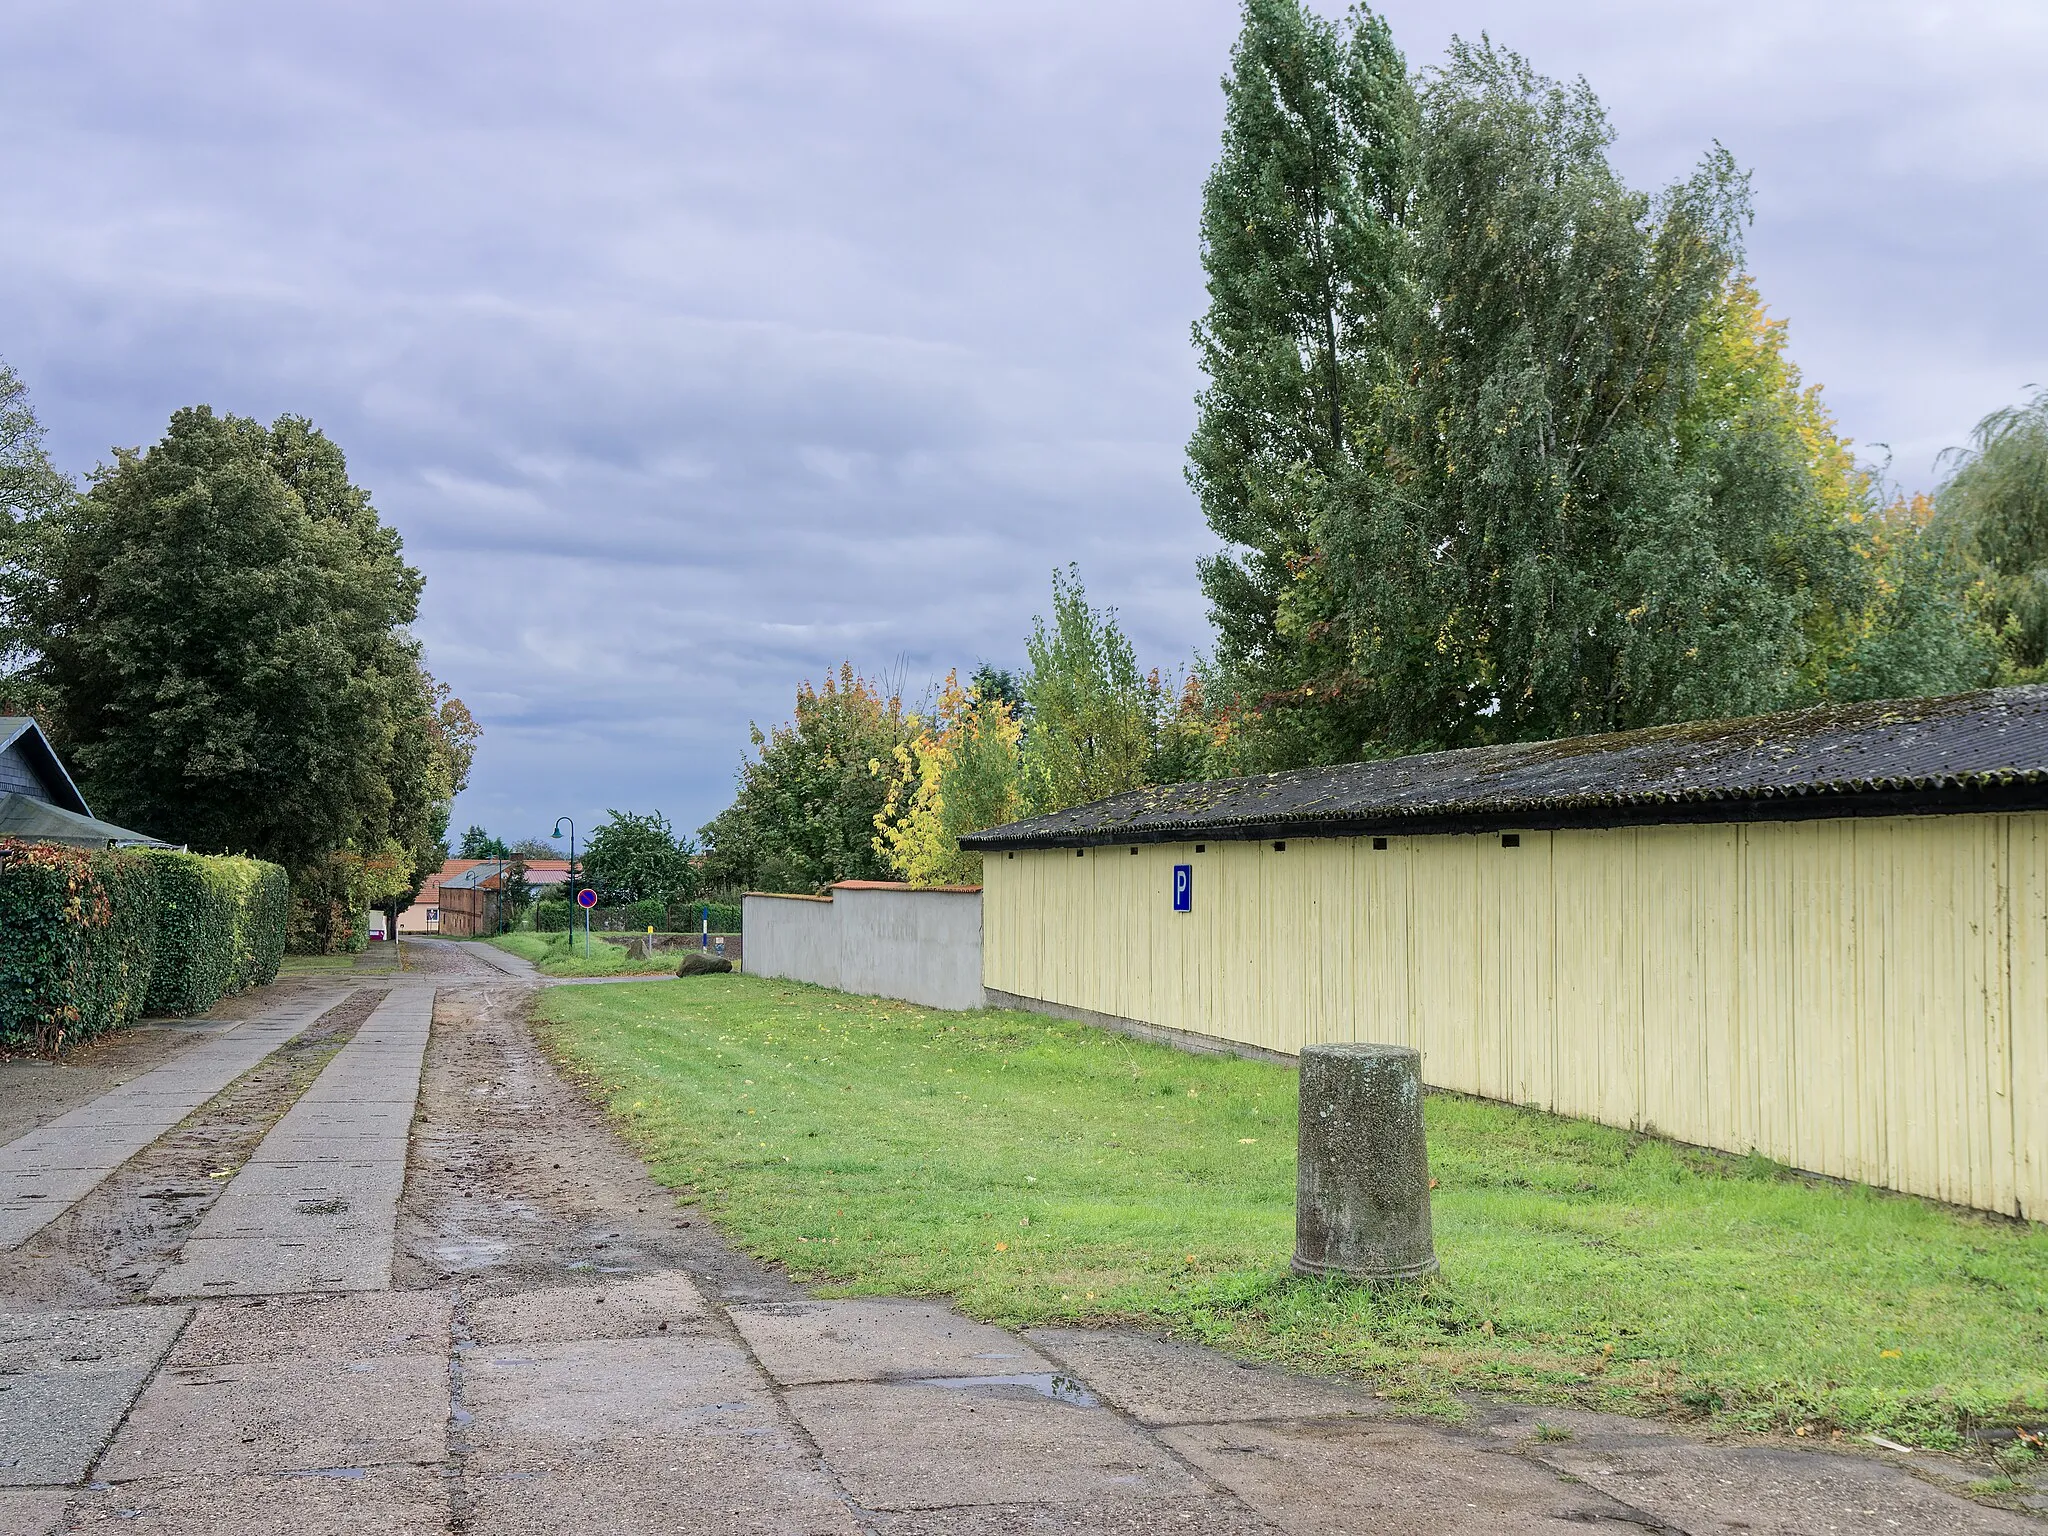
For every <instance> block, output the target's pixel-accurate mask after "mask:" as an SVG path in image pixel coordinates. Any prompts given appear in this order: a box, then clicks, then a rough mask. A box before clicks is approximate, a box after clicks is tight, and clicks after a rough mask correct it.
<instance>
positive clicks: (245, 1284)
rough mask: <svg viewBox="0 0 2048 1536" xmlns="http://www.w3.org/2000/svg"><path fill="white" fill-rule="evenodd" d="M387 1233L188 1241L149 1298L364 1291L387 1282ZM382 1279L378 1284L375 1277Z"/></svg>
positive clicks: (390, 1247)
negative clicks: (316, 1239)
mask: <svg viewBox="0 0 2048 1536" xmlns="http://www.w3.org/2000/svg"><path fill="white" fill-rule="evenodd" d="M393 1249H394V1242H393V1238H392V1235H391V1234H390V1233H388V1232H387V1233H384V1234H382V1235H377V1234H370V1233H364V1232H350V1233H340V1234H336V1235H334V1237H333V1238H332V1240H331V1241H327V1242H312V1241H300V1240H297V1239H293V1238H289V1237H280V1236H277V1235H274V1234H266V1235H265V1236H262V1237H221V1238H193V1239H191V1240H190V1241H188V1242H187V1243H186V1244H185V1246H184V1248H183V1249H181V1250H180V1251H179V1254H178V1264H177V1267H176V1268H175V1269H172V1270H166V1271H165V1272H164V1274H165V1276H166V1277H169V1276H175V1277H176V1278H175V1279H173V1280H169V1281H168V1283H167V1282H166V1279H165V1278H159V1280H158V1282H157V1284H156V1286H155V1287H154V1288H153V1289H152V1290H151V1292H150V1294H151V1295H152V1296H174V1297H178V1298H180V1299H198V1298H202V1297H213V1296H290V1295H293V1294H295V1293H298V1292H302V1291H364V1290H371V1289H374V1288H375V1287H376V1286H377V1285H379V1284H388V1283H389V1281H390V1275H391V1255H392V1252H393ZM380 1276H381V1277H382V1279H381V1280H380V1279H379V1277H380Z"/></svg>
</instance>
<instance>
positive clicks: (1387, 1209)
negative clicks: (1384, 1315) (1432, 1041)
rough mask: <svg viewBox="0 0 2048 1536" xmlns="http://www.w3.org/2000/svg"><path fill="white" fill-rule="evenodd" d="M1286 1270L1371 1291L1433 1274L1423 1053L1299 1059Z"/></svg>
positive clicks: (1348, 1049) (1319, 1053)
mask: <svg viewBox="0 0 2048 1536" xmlns="http://www.w3.org/2000/svg"><path fill="white" fill-rule="evenodd" d="M1300 1135H1301V1143H1300V1158H1299V1162H1298V1165H1297V1168H1296V1173H1295V1198H1294V1272H1295V1273H1296V1274H1297V1275H1343V1276H1346V1277H1347V1278H1349V1279H1352V1280H1363V1281H1366V1282H1367V1283H1369V1284H1373V1285H1388V1284H1392V1283H1394V1282H1397V1281H1402V1280H1420V1279H1422V1278H1423V1277H1424V1276H1426V1275H1433V1274H1435V1273H1436V1267H1437V1266H1436V1247H1435V1245H1434V1243H1433V1242H1432V1241H1431V1239H1430V1227H1429V1149H1428V1146H1427V1144H1426V1143H1425V1141H1424V1138H1423V1130H1422V1053H1421V1052H1419V1051H1412V1050H1410V1049H1408V1048H1407V1047H1406V1046H1401V1045H1362V1044H1353V1043H1350V1042H1343V1043H1333V1044H1328V1045H1311V1046H1307V1047H1305V1048H1304V1049H1303V1050H1302V1053H1301V1131H1300Z"/></svg>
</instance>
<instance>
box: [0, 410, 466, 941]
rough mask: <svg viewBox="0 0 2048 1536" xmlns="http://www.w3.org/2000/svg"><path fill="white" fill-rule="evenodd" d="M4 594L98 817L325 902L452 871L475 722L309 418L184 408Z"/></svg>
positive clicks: (30, 552)
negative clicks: (265, 863) (247, 862)
mask: <svg viewBox="0 0 2048 1536" xmlns="http://www.w3.org/2000/svg"><path fill="white" fill-rule="evenodd" d="M9 585H10V595H11V597H12V599H13V602H12V608H13V612H14V613H15V615H16V616H17V618H18V619H19V620H20V621H21V622H22V623H23V624H24V626H25V629H26V632H27V633H29V634H30V635H32V637H33V643H34V654H33V656H32V658H31V659H30V660H29V661H28V663H27V665H26V667H25V668H24V670H25V672H26V673H27V675H28V676H29V678H30V679H31V680H32V682H33V684H34V686H35V687H37V688H38V689H39V690H41V692H42V694H43V696H44V697H45V698H47V700H48V701H49V709H50V713H51V717H52V721H53V724H54V725H55V728H56V730H57V732H58V734H59V736H60V737H61V739H62V741H63V744H64V747H65V750H66V753H67V755H68V757H69V760H70V762H71V764H72V765H73V768H74V770H75V771H76V772H77V773H78V774H79V776H80V778H81V779H82V781H83V782H84V785H85V787H86V789H87V791H88V793H89V794H90V795H91V797H92V799H93V802H94V805H95V808H96V809H102V810H103V813H104V814H106V815H108V816H110V817H112V818H113V819H114V820H117V821H122V822H125V823H128V824H129V825H133V826H137V827H141V828H143V829H145V830H147V831H150V832H152V833H154V834H156V835H157V836H160V837H163V838H166V839H168V840H171V841H176V842H184V843H189V844H191V845H193V846H194V847H196V848H202V849H209V850H222V851H231V852H248V853H252V854H255V855H257V856H259V857H262V858H267V859H272V860H274V861H276V862H278V863H280V864H283V865H284V866H285V867H286V868H287V869H288V870H290V871H291V872H292V874H293V877H294V883H295V887H297V888H299V889H301V890H302V891H303V892H305V893H307V896H308V899H309V900H315V901H317V902H319V903H320V904H321V905H322V906H323V909H328V910H342V909H345V908H346V907H347V906H348V905H349V904H352V903H354V902H355V901H356V900H357V899H358V898H359V897H360V896H362V895H363V894H364V892H366V891H367V892H368V896H369V899H371V900H378V901H383V900H396V899H399V898H400V897H401V896H402V895H403V893H404V892H405V890H406V889H407V888H408V887H410V888H411V889H415V890H416V889H417V882H418V880H419V878H420V876H421V875H423V874H424V873H425V870H426V868H427V867H429V866H430V865H431V864H432V863H435V862H438V858H437V857H436V855H437V854H438V853H439V851H440V847H441V845H440V841H439V840H440V838H441V837H442V836H443V834H444V833H445V832H446V829H447V810H448V804H449V802H450V801H451V800H452V799H453V797H454V795H455V793H456V792H458V791H459V790H460V789H461V787H462V785H463V783H464V781H465V780H466V777H467V773H468V768H469V762H470V758H471V755H472V753H473V752H474V748H475V741H476V726H475V722H474V721H473V720H472V719H471V718H470V717H469V714H468V711H467V710H465V709H464V708H463V707H462V705H461V703H460V701H459V700H456V699H452V698H450V697H449V696H448V694H447V690H446V689H445V688H442V687H441V686H440V685H438V684H437V683H435V682H434V680H433V679H432V678H431V677H430V676H428V674H427V672H426V670H425V667H424V665H423V662H422V659H421V655H420V650H419V646H418V644H417V643H416V642H415V641H414V640H413V639H412V638H411V637H410V635H409V634H408V633H407V631H406V628H405V626H406V625H408V624H409V623H410V622H411V621H412V619H413V617H414V615H415V613H416V612H417V609H418V604H419V594H420V576H419V573H418V572H417V571H415V570H413V569H412V568H411V567H409V566H407V565H406V564H405V562H404V559H403V552H402V549H401V546H400V543H399V539H398V535H397V534H396V533H395V532H394V531H393V530H391V529H390V528H388V527H386V526H385V525H384V524H383V523H382V522H381V521H380V520H379V519H378V516H377V513H376V510H375V508H374V507H373V506H372V505H371V504H370V500H369V497H368V496H367V494H366V493H364V492H363V491H362V490H361V489H360V488H359V487H357V486H355V485H353V484H352V483H351V482H350V481H349V479H348V474H347V465H346V463H345V462H344V460H343V458H342V454H341V451H340V449H339V448H338V447H336V446H335V445H334V444H333V443H332V442H331V441H330V440H329V439H327V438H326V437H325V436H324V435H322V434H321V433H319V432H318V431H316V430H315V429H314V428H313V427H312V426H311V425H310V424H309V423H307V422H305V421H303V420H300V419H298V418H295V417H289V416H287V417H283V418H280V419H279V420H278V421H277V422H276V423H275V424H274V425H273V426H271V427H270V428H268V429H266V428H264V427H263V426H262V425H261V424H259V423H257V422H254V421H249V420H246V419H244V418H240V417H235V416H216V415H215V414H214V413H213V412H212V411H211V410H209V409H207V408H206V407H203V406H201V407H195V408H191V409H187V410H181V411H179V412H177V413H176V414H175V415H174V416H173V417H172V418H171V425H170V430H169V432H168V433H167V434H166V436H165V437H164V439H163V440H162V441H161V442H160V443H158V444H157V445H156V446H155V447H153V448H151V449H150V450H148V451H147V452H133V451H123V452H118V453H117V454H116V456H115V462H114V464H112V465H111V466H108V467H105V468H102V469H101V470H100V471H99V472H98V473H97V474H96V475H95V477H94V479H93V482H92V486H91V489H90V491H89V492H88V493H87V494H86V495H85V496H83V497H78V498H75V499H71V500H69V501H67V502H65V503H64V504H63V505H62V506H60V507H58V508H55V509H52V510H49V511H47V512H45V513H43V514H41V515H39V516H38V517H37V518H36V519H35V521H34V524H33V526H32V527H31V528H29V529H28V530H27V537H26V538H25V540H24V541H23V543H22V545H21V553H20V556H19V558H18V560H17V562H16V564H15V566H14V568H13V569H12V570H11V571H10V573H9ZM342 854H345V855H347V856H348V858H350V859H353V860H355V861H357V862H356V863H355V864H354V865H347V864H344V865H340V866H333V867H331V868H330V867H329V865H330V862H331V860H332V858H333V857H334V856H337V855H342ZM394 882H396V888H395V889H387V887H391V886H392V885H393V883H394ZM323 892H324V893H325V894H319V893H323ZM334 930H335V923H334V922H333V921H330V920H329V919H326V918H317V919H316V918H315V917H310V916H309V917H306V918H305V919H304V920H303V921H302V922H301V923H300V924H299V931H300V932H301V933H302V934H304V933H313V932H319V933H322V934H329V935H331V934H332V933H333V932H334ZM323 942H325V941H324V940H323Z"/></svg>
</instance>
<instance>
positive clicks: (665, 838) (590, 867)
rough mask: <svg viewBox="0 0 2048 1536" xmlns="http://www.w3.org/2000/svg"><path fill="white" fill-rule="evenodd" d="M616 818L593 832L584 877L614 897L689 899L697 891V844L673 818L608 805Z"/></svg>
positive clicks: (621, 899)
mask: <svg viewBox="0 0 2048 1536" xmlns="http://www.w3.org/2000/svg"><path fill="white" fill-rule="evenodd" d="M605 814H606V815H607V816H609V817H610V818H611V819H610V820H608V821H606V822H605V823H604V824H603V825H602V826H600V827H598V828H597V829H596V830H595V831H594V832H592V833H591V834H590V841H589V843H587V844H586V845H585V846H584V850H583V875H584V878H585V879H586V880H587V881H588V882H589V883H590V884H591V885H593V886H595V887H596V888H597V889H598V891H599V892H600V893H601V894H602V895H603V896H605V897H606V898H608V899H609V900H610V901H612V902H615V903H624V902H632V901H661V902H667V903H671V904H675V903H681V902H685V901H688V900H689V899H690V898H691V897H692V896H693V895H695V894H696V889H697V868H696V859H695V854H696V850H695V849H694V848H692V847H691V846H690V843H689V840H688V839H687V838H678V837H677V836H676V835H675V832H674V829H672V828H671V827H670V826H669V824H668V818H667V817H665V816H663V815H662V814H661V812H659V811H654V812H651V813H649V814H648V815H645V816H639V815H635V814H633V813H632V812H630V811H607V812H606V813H605Z"/></svg>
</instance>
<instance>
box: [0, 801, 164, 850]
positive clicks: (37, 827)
mask: <svg viewBox="0 0 2048 1536" xmlns="http://www.w3.org/2000/svg"><path fill="white" fill-rule="evenodd" d="M0 837H18V838H20V839H22V840H23V841H24V842H30V843H67V844H69V845H70V846H71V847H73V848H167V847H169V846H170V845H169V844H168V843H164V842H161V841H159V840H158V839H156V838H154V837H151V836H150V835H149V834H148V833H147V832H136V831H133V830H131V829H130V828H127V827H117V826H115V825H114V824H113V823H112V822H111V821H101V820H99V819H98V818H97V817H93V816H81V815H80V814H79V813H78V812H76V811H72V810H67V809H65V808H64V807H63V806H61V805H52V804H51V803H50V802H49V801H47V800H33V799H31V798H29V797H28V796H27V795H23V794H10V795H0Z"/></svg>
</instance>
